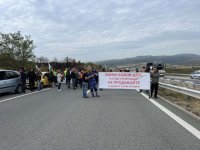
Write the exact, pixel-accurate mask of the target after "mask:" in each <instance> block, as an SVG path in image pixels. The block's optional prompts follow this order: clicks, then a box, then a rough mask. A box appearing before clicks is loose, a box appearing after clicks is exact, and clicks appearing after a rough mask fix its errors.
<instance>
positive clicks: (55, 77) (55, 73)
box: [53, 70, 58, 86]
mask: <svg viewBox="0 0 200 150" xmlns="http://www.w3.org/2000/svg"><path fill="white" fill-rule="evenodd" d="M53 76H54V86H57V83H58V82H57V71H56V70H54V71H53Z"/></svg>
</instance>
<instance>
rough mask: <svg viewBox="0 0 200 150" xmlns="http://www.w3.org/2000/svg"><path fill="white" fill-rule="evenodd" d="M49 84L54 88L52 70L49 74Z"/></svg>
mask: <svg viewBox="0 0 200 150" xmlns="http://www.w3.org/2000/svg"><path fill="white" fill-rule="evenodd" d="M49 82H50V83H51V86H52V87H54V75H53V71H52V70H51V71H50V73H49Z"/></svg>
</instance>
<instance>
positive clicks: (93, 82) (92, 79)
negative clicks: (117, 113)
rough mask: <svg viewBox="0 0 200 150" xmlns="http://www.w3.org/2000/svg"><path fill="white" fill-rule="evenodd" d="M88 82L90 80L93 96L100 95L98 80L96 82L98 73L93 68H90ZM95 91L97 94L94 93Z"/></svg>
mask: <svg viewBox="0 0 200 150" xmlns="http://www.w3.org/2000/svg"><path fill="white" fill-rule="evenodd" d="M88 76H89V77H88V82H89V87H90V91H91V94H92V97H95V96H96V97H100V96H99V95H98V90H97V82H96V77H97V76H98V74H97V73H96V72H94V71H92V70H89V73H88ZM94 92H95V95H94Z"/></svg>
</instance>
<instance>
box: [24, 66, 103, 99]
mask: <svg viewBox="0 0 200 150" xmlns="http://www.w3.org/2000/svg"><path fill="white" fill-rule="evenodd" d="M20 74H21V80H22V92H23V93H25V92H26V85H27V83H28V84H29V88H30V90H31V91H33V90H35V88H36V86H37V90H41V78H42V72H41V69H40V68H36V70H34V69H33V68H32V69H31V70H30V71H29V72H26V70H25V69H24V68H23V67H22V68H21V70H20ZM47 78H48V81H49V83H50V86H52V87H57V88H58V91H61V85H62V84H61V83H62V82H63V81H64V80H65V84H66V85H67V87H68V88H69V89H70V88H72V89H74V90H75V89H76V88H77V87H78V86H79V87H80V88H82V89H83V98H89V97H88V96H87V93H89V92H91V96H92V97H100V96H99V94H98V88H97V87H98V71H97V70H96V69H94V68H91V67H88V68H85V69H82V70H79V69H77V68H76V67H74V68H72V69H70V68H66V69H65V70H64V72H61V71H60V70H51V71H48V73H47ZM27 81H28V82H27Z"/></svg>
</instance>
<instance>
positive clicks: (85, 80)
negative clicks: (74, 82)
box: [82, 69, 89, 98]
mask: <svg viewBox="0 0 200 150" xmlns="http://www.w3.org/2000/svg"><path fill="white" fill-rule="evenodd" d="M87 87H88V73H87V69H84V70H83V74H82V89H83V98H89V97H88V96H87Z"/></svg>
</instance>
